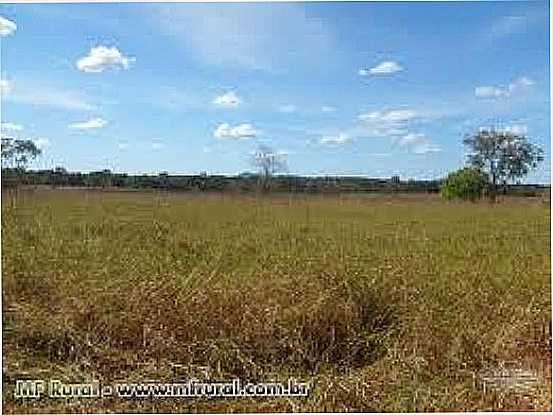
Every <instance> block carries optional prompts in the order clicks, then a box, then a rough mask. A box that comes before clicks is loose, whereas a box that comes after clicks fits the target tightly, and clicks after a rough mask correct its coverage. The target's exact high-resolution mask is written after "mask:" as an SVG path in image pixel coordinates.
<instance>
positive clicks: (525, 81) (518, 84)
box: [474, 76, 535, 99]
mask: <svg viewBox="0 0 553 415" xmlns="http://www.w3.org/2000/svg"><path fill="white" fill-rule="evenodd" d="M534 84H535V82H534V81H533V80H532V79H530V78H528V77H526V76H522V77H520V78H517V79H515V80H514V81H512V82H510V83H509V84H508V85H507V86H477V87H476V88H475V89H474V95H475V96H476V97H477V98H487V99H499V98H510V97H512V96H514V95H519V94H523V93H525V92H527V91H528V90H529V89H530V88H531V87H532V86H534Z"/></svg>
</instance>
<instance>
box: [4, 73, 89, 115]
mask: <svg viewBox="0 0 553 415" xmlns="http://www.w3.org/2000/svg"><path fill="white" fill-rule="evenodd" d="M0 91H1V92H2V98H3V99H5V100H7V101H10V102H16V103H21V104H30V105H45V106H51V107H56V108H63V109H69V110H86V111H88V110H92V109H94V106H93V105H91V104H89V103H88V102H86V100H85V99H84V98H83V97H82V96H81V94H80V92H76V91H67V90H60V89H56V88H51V87H48V86H44V85H39V84H26V85H24V86H20V85H19V84H17V85H15V84H14V83H13V82H11V81H8V80H7V79H1V80H0Z"/></svg>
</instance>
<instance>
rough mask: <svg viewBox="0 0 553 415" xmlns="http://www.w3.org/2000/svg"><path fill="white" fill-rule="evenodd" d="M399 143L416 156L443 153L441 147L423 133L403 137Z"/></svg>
mask: <svg viewBox="0 0 553 415" xmlns="http://www.w3.org/2000/svg"><path fill="white" fill-rule="evenodd" d="M397 143H398V144H399V145H401V146H405V147H407V148H408V149H409V150H410V151H411V152H413V153H415V154H427V153H437V152H440V151H442V149H441V148H440V147H438V146H437V145H435V144H433V143H432V142H431V141H430V140H429V139H428V138H427V137H426V135H425V134H423V133H409V134H406V135H405V136H403V137H401V138H400V139H399V140H398V141H397Z"/></svg>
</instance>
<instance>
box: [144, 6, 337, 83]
mask: <svg viewBox="0 0 553 415" xmlns="http://www.w3.org/2000/svg"><path fill="white" fill-rule="evenodd" d="M158 6H160V5H155V6H153V7H152V9H151V10H152V12H151V23H152V24H153V25H154V26H155V27H156V30H161V31H163V32H164V33H167V34H169V35H171V36H173V37H175V38H176V40H177V42H178V43H179V44H180V45H182V46H183V49H185V50H186V53H187V58H190V57H192V58H199V59H201V60H203V61H204V62H206V63H208V64H212V65H220V66H224V67H234V68H236V67H242V68H247V69H253V70H266V71H274V72H282V71H288V70H289V68H290V67H291V65H297V64H298V60H301V63H302V64H307V65H311V66H312V67H317V66H319V65H322V64H324V63H325V62H326V59H327V56H328V55H327V54H328V52H330V51H332V50H334V40H333V36H332V35H331V33H330V31H329V30H327V28H326V22H325V20H323V19H320V18H317V17H314V16H310V14H309V13H308V12H307V11H306V9H305V6H304V5H302V4H299V3H297V4H293V3H287V4H282V5H280V6H279V7H276V8H266V7H246V8H243V7H225V8H224V9H225V10H224V12H221V9H220V8H217V7H212V5H209V4H189V5H187V7H186V8H182V7H180V6H179V5H163V7H158ZM191 55H192V56H191Z"/></svg>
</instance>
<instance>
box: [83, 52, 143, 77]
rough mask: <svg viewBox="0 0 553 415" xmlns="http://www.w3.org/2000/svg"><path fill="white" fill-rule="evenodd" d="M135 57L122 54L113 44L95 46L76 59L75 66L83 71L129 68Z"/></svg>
mask: <svg viewBox="0 0 553 415" xmlns="http://www.w3.org/2000/svg"><path fill="white" fill-rule="evenodd" d="M135 60H136V58H133V57H128V56H125V55H123V54H122V53H121V52H120V51H119V49H117V48H116V47H115V46H113V47H106V46H96V47H93V48H91V49H90V52H88V55H87V56H85V57H84V58H81V59H79V60H78V61H77V68H78V69H79V70H81V71H83V72H96V73H97V72H103V71H104V70H106V69H109V68H123V69H129V68H130V66H131V63H133V62H134V61H135Z"/></svg>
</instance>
